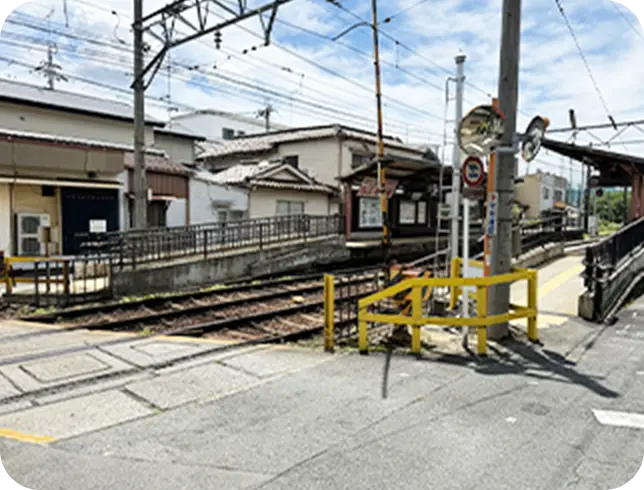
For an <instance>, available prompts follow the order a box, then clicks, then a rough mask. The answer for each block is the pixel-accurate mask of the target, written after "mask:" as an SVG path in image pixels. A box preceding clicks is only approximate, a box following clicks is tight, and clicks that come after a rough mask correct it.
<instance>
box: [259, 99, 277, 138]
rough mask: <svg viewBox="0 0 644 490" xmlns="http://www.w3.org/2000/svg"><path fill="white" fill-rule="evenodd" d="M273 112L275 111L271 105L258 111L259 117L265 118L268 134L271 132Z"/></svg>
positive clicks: (265, 127)
mask: <svg viewBox="0 0 644 490" xmlns="http://www.w3.org/2000/svg"><path fill="white" fill-rule="evenodd" d="M273 112H274V109H273V106H271V105H267V106H266V107H265V108H264V109H262V110H260V111H257V115H258V116H259V117H263V118H264V130H265V131H266V132H267V133H268V132H269V131H270V130H271V114H272V113H273Z"/></svg>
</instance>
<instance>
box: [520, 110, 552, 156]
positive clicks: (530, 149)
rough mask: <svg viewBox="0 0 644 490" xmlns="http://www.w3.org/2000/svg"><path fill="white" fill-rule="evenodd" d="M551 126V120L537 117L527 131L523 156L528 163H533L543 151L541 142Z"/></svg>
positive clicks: (522, 150) (522, 149)
mask: <svg viewBox="0 0 644 490" xmlns="http://www.w3.org/2000/svg"><path fill="white" fill-rule="evenodd" d="M549 125H550V120H549V119H548V118H546V117H540V116H537V117H535V118H534V119H533V120H532V121H530V124H528V129H526V132H525V136H524V140H523V145H522V147H521V156H522V157H523V159H524V160H525V161H526V162H531V161H532V160H534V159H535V157H536V156H537V153H539V150H540V149H541V142H542V141H543V137H544V135H545V134H546V129H547V128H548V126H549Z"/></svg>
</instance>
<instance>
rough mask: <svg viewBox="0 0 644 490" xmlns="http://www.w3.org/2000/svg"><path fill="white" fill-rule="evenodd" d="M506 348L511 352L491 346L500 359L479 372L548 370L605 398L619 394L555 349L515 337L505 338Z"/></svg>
mask: <svg viewBox="0 0 644 490" xmlns="http://www.w3.org/2000/svg"><path fill="white" fill-rule="evenodd" d="M503 347H504V348H505V349H507V351H508V352H503V351H501V350H500V349H499V348H497V347H495V346H493V345H490V346H489V348H490V350H491V351H493V352H494V353H495V354H496V356H497V357H498V359H499V360H498V361H497V360H495V359H492V360H489V361H488V362H485V363H481V364H480V365H479V366H477V368H476V372H478V373H480V374H490V375H499V374H525V375H528V376H538V374H537V373H535V371H537V372H538V371H545V372H547V373H551V374H554V375H557V376H560V377H562V378H565V379H567V380H568V381H570V382H571V383H573V384H576V385H580V386H584V387H586V388H588V389H589V390H591V391H593V392H594V393H596V394H598V395H599V396H602V397H604V398H618V397H619V396H620V395H619V393H617V392H616V391H613V390H611V389H610V388H607V387H606V386H604V385H602V384H601V383H599V382H598V381H597V380H596V379H597V378H595V377H592V376H587V375H585V374H582V373H580V372H579V371H577V370H575V369H573V366H576V363H574V362H572V361H569V360H567V359H566V358H565V357H563V356H561V355H560V354H557V353H556V352H552V351H549V350H546V349H544V350H538V349H537V348H535V346H533V345H531V344H528V343H526V342H521V341H517V340H514V339H510V340H507V341H505V342H504V343H503ZM541 377H543V376H541ZM553 380H555V379H553ZM555 381H556V380H555Z"/></svg>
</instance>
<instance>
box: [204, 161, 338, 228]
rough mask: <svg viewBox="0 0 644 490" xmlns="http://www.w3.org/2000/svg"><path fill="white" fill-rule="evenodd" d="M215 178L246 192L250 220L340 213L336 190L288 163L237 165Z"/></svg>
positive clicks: (214, 176)
mask: <svg viewBox="0 0 644 490" xmlns="http://www.w3.org/2000/svg"><path fill="white" fill-rule="evenodd" d="M212 177H213V180H214V181H216V182H218V183H220V184H222V185H227V186H230V187H234V188H237V189H243V190H245V191H246V194H247V209H248V217H249V218H250V219H257V218H271V217H274V216H287V215H301V214H308V215H314V216H329V215H333V214H337V213H338V212H339V207H340V201H339V198H338V197H339V189H338V188H337V187H331V186H329V185H325V184H323V183H322V182H319V181H318V180H316V179H314V178H313V177H311V176H310V175H307V174H306V173H304V172H302V171H301V170H299V169H297V168H295V167H293V166H292V165H290V164H289V163H286V162H282V161H277V162H268V161H261V162H252V163H250V162H249V163H243V164H237V165H234V166H232V167H230V168H228V169H226V170H224V171H222V172H219V173H217V174H214V175H213V176H212Z"/></svg>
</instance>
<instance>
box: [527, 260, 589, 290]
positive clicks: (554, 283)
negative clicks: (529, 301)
mask: <svg viewBox="0 0 644 490" xmlns="http://www.w3.org/2000/svg"><path fill="white" fill-rule="evenodd" d="M583 270H584V266H583V265H582V264H577V265H575V266H573V267H571V268H570V269H568V270H566V271H564V272H562V273H561V274H558V275H556V276H555V277H553V278H552V279H550V280H549V281H548V282H547V283H545V284H544V285H543V286H539V288H538V290H539V291H538V294H539V299H541V298H542V297H544V296H546V295H547V294H550V293H551V292H552V291H554V290H555V289H557V288H558V287H559V286H561V285H562V284H566V283H567V282H568V281H569V280H570V279H572V278H573V277H575V276H578V275H579V274H581V271H583Z"/></svg>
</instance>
